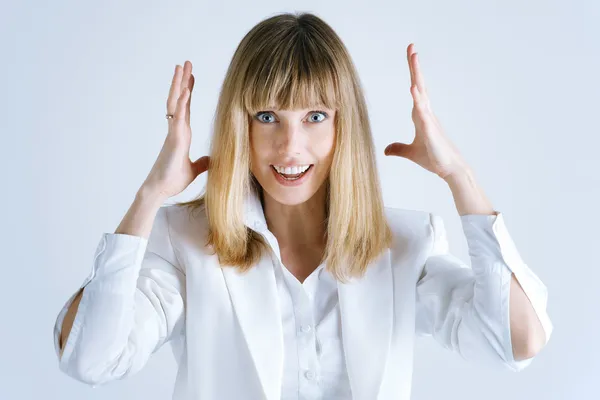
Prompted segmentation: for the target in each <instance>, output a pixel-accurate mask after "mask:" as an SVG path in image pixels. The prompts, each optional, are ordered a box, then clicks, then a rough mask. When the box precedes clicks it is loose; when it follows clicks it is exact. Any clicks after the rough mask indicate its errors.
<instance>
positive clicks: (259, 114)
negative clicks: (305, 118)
mask: <svg viewBox="0 0 600 400" xmlns="http://www.w3.org/2000/svg"><path fill="white" fill-rule="evenodd" d="M316 113H319V114H323V115H324V116H325V119H327V118H329V114H327V113H326V112H325V111H319V110H313V111H311V112H310V114H316ZM264 114H271V111H260V112H258V113H256V115H255V116H254V118H255V119H257V120H258V122H261V123H263V124H270V123H271V122H263V121H261V120H260V118H259V117H260V116H261V115H264ZM325 119H323V121H318V122H315V124H319V123H321V122H324V121H325Z"/></svg>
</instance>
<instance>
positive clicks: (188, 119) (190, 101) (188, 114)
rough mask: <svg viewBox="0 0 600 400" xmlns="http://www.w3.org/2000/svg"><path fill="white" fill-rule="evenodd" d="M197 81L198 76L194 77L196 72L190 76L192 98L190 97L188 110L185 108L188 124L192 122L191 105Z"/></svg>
mask: <svg viewBox="0 0 600 400" xmlns="http://www.w3.org/2000/svg"><path fill="white" fill-rule="evenodd" d="M195 82H196V78H194V74H192V75H191V76H190V86H189V88H190V98H189V99H188V102H187V107H186V110H185V121H186V122H187V124H188V125H189V124H190V118H191V113H190V108H191V105H192V93H193V90H194V83H195Z"/></svg>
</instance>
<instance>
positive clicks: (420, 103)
mask: <svg viewBox="0 0 600 400" xmlns="http://www.w3.org/2000/svg"><path fill="white" fill-rule="evenodd" d="M406 53H407V60H408V66H409V69H410V81H411V85H410V93H411V95H412V98H413V109H412V120H413V123H414V124H415V138H414V140H413V142H412V143H410V144H405V143H399V142H394V143H391V144H389V145H388V146H387V147H386V148H385V151H384V152H385V154H386V155H388V156H398V157H404V158H407V159H409V160H411V161H413V162H415V163H416V164H418V165H420V166H421V167H423V168H425V169H426V170H428V171H430V172H433V173H434V174H436V175H438V176H439V177H440V178H442V179H447V178H448V177H449V176H450V175H452V174H453V173H455V172H457V171H463V170H464V169H465V168H467V167H466V163H465V161H464V159H463V158H462V156H461V155H460V153H459V152H458V149H457V148H456V147H455V146H454V144H453V143H452V142H451V141H450V140H449V139H448V138H447V137H446V135H445V134H444V132H443V130H442V127H441V125H440V123H439V121H438V119H437V118H436V116H435V115H434V113H433V111H432V110H431V104H430V102H429V96H428V94H427V89H426V88H425V80H424V78H423V73H422V71H421V69H420V66H419V60H418V57H417V53H416V52H415V51H414V44H413V43H411V44H409V45H408V48H407V49H406Z"/></svg>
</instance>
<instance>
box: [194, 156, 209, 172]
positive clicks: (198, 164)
mask: <svg viewBox="0 0 600 400" xmlns="http://www.w3.org/2000/svg"><path fill="white" fill-rule="evenodd" d="M209 164H210V157H209V156H202V157H200V158H199V159H197V160H196V161H194V162H193V163H192V165H193V166H194V170H195V171H196V176H198V175H200V174H201V173H203V172H205V171H207V170H208V167H209Z"/></svg>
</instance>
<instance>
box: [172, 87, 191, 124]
mask: <svg viewBox="0 0 600 400" xmlns="http://www.w3.org/2000/svg"><path fill="white" fill-rule="evenodd" d="M189 97H190V89H188V88H184V89H183V91H182V92H181V95H180V96H179V99H178V100H177V109H176V110H175V114H174V117H175V119H176V120H184V119H185V109H186V103H187V100H188V98H189Z"/></svg>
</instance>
